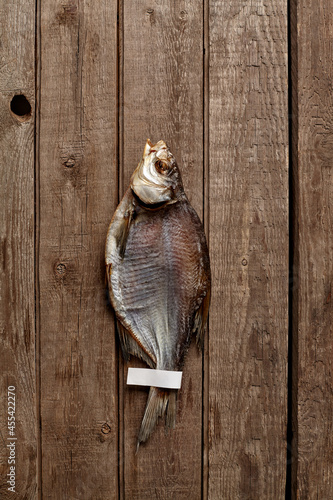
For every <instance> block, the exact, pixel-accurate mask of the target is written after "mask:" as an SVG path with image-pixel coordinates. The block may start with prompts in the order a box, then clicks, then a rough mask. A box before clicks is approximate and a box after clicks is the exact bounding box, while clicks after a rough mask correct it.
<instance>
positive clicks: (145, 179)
mask: <svg viewBox="0 0 333 500" xmlns="http://www.w3.org/2000/svg"><path fill="white" fill-rule="evenodd" d="M131 189H132V191H133V192H134V193H135V195H136V196H137V198H139V200H140V201H142V202H143V203H144V204H145V205H156V204H160V203H161V204H163V203H166V204H167V203H175V202H176V201H177V200H178V199H179V198H180V197H181V196H182V195H184V189H183V184H182V180H181V176H180V172H179V170H178V167H177V163H176V160H175V158H174V156H173V154H172V153H171V151H170V149H169V148H168V146H167V145H166V143H165V142H164V141H158V142H157V143H156V144H152V143H151V141H150V140H149V139H148V140H147V142H146V145H145V148H144V151H143V156H142V159H141V161H140V162H139V164H138V166H137V168H136V169H135V171H134V173H133V175H132V178H131Z"/></svg>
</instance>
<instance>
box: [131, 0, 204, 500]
mask: <svg viewBox="0 0 333 500" xmlns="http://www.w3.org/2000/svg"><path fill="white" fill-rule="evenodd" d="M123 21H124V30H123V44H124V46H123V60H124V73H123V101H124V108H123V131H124V132H123V182H122V190H124V189H126V188H127V185H128V182H129V179H130V176H131V174H132V172H133V170H134V169H135V167H136V166H137V163H138V161H139V160H140V158H141V156H142V152H143V147H144V144H145V142H146V140H147V138H148V137H149V138H150V139H151V140H152V141H153V142H157V141H158V140H160V139H163V140H165V141H166V142H167V144H168V145H169V147H170V148H171V150H172V152H173V153H174V155H175V157H176V160H177V162H178V165H179V167H180V169H181V173H182V176H183V181H184V185H185V189H186V192H187V194H188V196H189V199H190V201H191V203H192V204H193V206H194V207H195V209H196V210H197V212H198V214H199V216H201V217H202V214H203V184H202V182H203V169H202V162H203V104H202V103H203V19H202V2H199V1H197V0H196V1H190V0H184V1H181V2H172V1H166V2H158V1H152V2H150V3H149V4H147V3H146V2H144V1H143V0H139V1H137V2H131V1H125V2H124V13H123ZM129 366H144V365H143V364H141V365H140V363H139V362H138V361H135V360H131V362H130V364H129ZM126 373H127V367H125V370H124V373H122V375H123V376H125V377H126ZM201 386H202V356H201V355H200V354H199V353H198V351H197V348H196V346H195V345H192V347H191V349H190V351H189V353H188V356H187V359H186V362H185V369H184V378H183V383H182V389H181V391H180V394H179V398H178V413H177V423H176V429H175V430H173V431H171V432H169V434H168V435H165V432H164V426H163V422H161V423H160V424H159V425H158V427H157V428H156V430H155V431H154V434H153V435H152V436H151V438H150V439H149V441H148V442H147V443H146V444H145V445H141V447H140V449H139V452H138V454H135V451H136V439H137V435H138V432H139V429H140V424H141V420H142V417H143V414H144V409H145V405H146V400H147V394H148V393H147V391H146V390H145V389H144V388H142V389H138V388H134V389H133V388H128V387H126V385H125V383H124V470H123V481H124V491H123V492H122V493H123V495H124V498H128V499H133V500H134V499H142V498H146V497H147V498H159V499H161V498H165V499H170V498H177V500H180V499H183V498H184V499H185V498H186V499H187V498H188V495H189V492H191V495H192V496H193V498H200V495H201V432H202V394H201Z"/></svg>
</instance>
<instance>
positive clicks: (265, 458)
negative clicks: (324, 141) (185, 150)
mask: <svg viewBox="0 0 333 500" xmlns="http://www.w3.org/2000/svg"><path fill="white" fill-rule="evenodd" d="M209 22H210V26H209V29H210V74H209V79H210V85H209V89H210V99H209V108H210V121H209V137H210V142H209V149H210V153H209V158H210V163H209V200H210V227H209V230H210V231H209V234H210V253H211V259H212V278H213V280H212V290H213V293H212V305H211V312H210V337H209V377H210V378H209V411H210V429H209V485H208V487H209V498H210V499H220V498H224V499H232V500H235V499H242V500H243V499H257V498H269V499H282V498H284V494H285V470H286V416H287V327H288V324H287V318H288V311H287V299H288V198H287V196H288V168H287V167H288V156H287V154H288V110H287V2H286V1H280V0H274V1H272V2H248V1H245V0H237V1H235V0H229V1H221V0H219V1H215V2H211V3H210V17H209Z"/></svg>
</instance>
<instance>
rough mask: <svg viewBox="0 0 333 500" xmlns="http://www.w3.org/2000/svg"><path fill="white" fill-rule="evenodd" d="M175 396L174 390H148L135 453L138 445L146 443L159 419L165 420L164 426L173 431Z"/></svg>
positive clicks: (175, 391) (154, 388)
mask: <svg viewBox="0 0 333 500" xmlns="http://www.w3.org/2000/svg"><path fill="white" fill-rule="evenodd" d="M176 396H177V390H175V389H158V388H157V387H151V388H150V390H149V395H148V400H147V404H146V409H145V414H144V416H143V419H142V423H141V428H140V432H139V436H138V444H137V451H138V449H139V446H140V443H144V442H145V441H147V439H148V438H149V436H150V435H151V433H152V432H153V430H154V428H155V426H156V424H157V421H158V419H159V417H163V416H164V415H166V418H165V425H166V426H167V427H169V428H170V429H173V428H174V427H175V424H176Z"/></svg>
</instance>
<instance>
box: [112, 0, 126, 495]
mask: <svg viewBox="0 0 333 500" xmlns="http://www.w3.org/2000/svg"><path fill="white" fill-rule="evenodd" d="M123 28H124V19H123V2H122V0H118V1H117V61H116V65H117V74H116V80H117V83H116V84H117V106H116V113H117V117H116V120H117V122H116V123H117V129H118V131H117V132H118V133H116V140H117V145H116V147H117V152H116V154H117V184H118V185H117V189H118V199H117V201H118V203H119V202H120V199H121V196H122V193H123V188H124V166H123V144H124V139H123V136H124V134H123V120H124V113H123V106H122V103H123V96H124V87H123V85H124V83H123V82H124V78H123V75H124V64H123V61H124V57H123V55H124V50H123V49H124V47H123V43H124V37H123V33H124V29H123ZM114 331H115V349H116V360H117V374H118V384H117V385H118V498H119V500H123V499H124V498H125V480H124V469H125V465H124V461H125V451H124V450H125V447H124V364H123V361H122V357H121V356H120V354H119V342H118V332H117V325H116V319H115V329H114Z"/></svg>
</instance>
